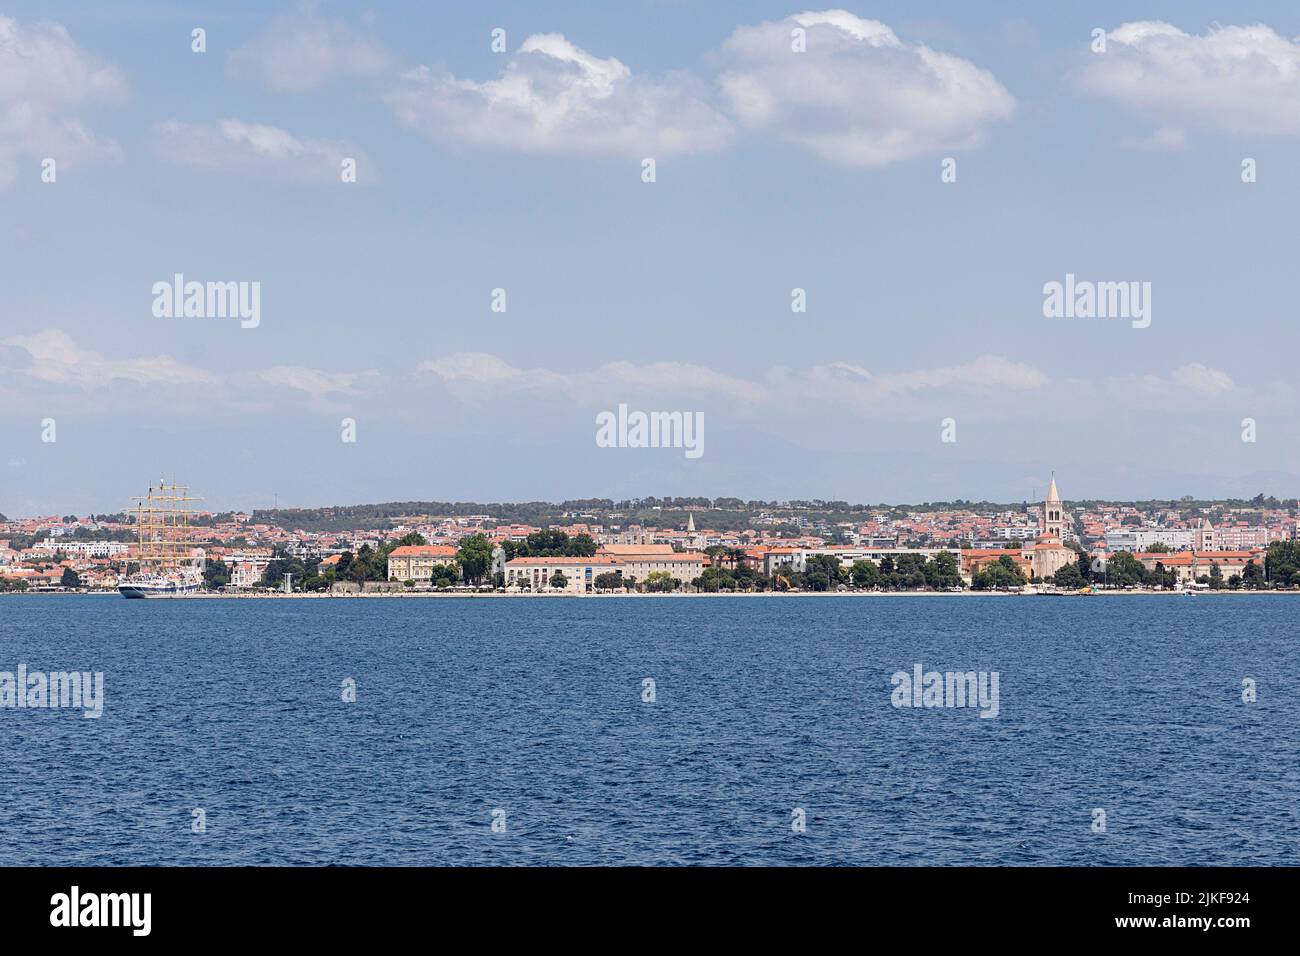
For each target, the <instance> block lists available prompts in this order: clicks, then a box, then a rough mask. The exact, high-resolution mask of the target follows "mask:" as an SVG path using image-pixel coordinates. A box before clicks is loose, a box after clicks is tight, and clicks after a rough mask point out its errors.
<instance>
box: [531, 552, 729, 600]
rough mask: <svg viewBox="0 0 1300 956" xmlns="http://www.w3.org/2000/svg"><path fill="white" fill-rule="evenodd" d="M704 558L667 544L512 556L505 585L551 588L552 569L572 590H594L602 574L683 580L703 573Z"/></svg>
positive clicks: (642, 580)
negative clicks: (589, 552)
mask: <svg viewBox="0 0 1300 956" xmlns="http://www.w3.org/2000/svg"><path fill="white" fill-rule="evenodd" d="M704 562H705V557H704V555H703V553H702V552H699V551H674V550H673V548H672V546H671V545H653V544H650V545H644V544H643V545H636V544H625V545H605V546H604V547H602V548H601V549H600V550H599V551H597V552H596V554H595V555H593V556H592V557H589V558H573V557H539V558H528V557H524V558H514V559H513V560H511V561H507V562H506V565H505V574H506V587H507V588H523V587H527V588H529V589H531V590H534V591H538V590H554V589H553V588H552V587H551V584H550V582H551V580H552V578H553V577H554V576H555V574H556V572H559V573H560V574H561V575H563V578H564V584H563V585H562V586H561V588H560V590H563V591H568V592H571V593H574V594H586V593H588V592H590V591H593V590H595V580H596V578H597V577H598V576H600V575H602V574H614V575H616V576H618V577H620V578H622V579H623V580H624V581H625V582H629V583H634V584H644V583H645V582H646V580H647V579H648V578H649V577H650V575H651V574H655V573H663V574H667V575H668V576H669V577H672V578H676V579H677V580H678V581H680V582H683V583H687V582H690V581H693V580H695V579H696V578H698V577H699V576H700V575H701V574H703V573H704Z"/></svg>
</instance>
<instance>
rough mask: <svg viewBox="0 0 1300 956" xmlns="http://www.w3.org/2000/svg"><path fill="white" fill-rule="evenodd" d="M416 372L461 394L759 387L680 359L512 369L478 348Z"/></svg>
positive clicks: (741, 394) (735, 392) (754, 396)
mask: <svg viewBox="0 0 1300 956" xmlns="http://www.w3.org/2000/svg"><path fill="white" fill-rule="evenodd" d="M417 370H418V371H420V372H424V373H428V374H432V375H435V376H437V377H438V378H439V379H441V380H442V381H443V382H444V383H446V384H447V385H448V386H450V387H452V388H453V389H456V390H459V391H461V392H462V393H473V394H480V393H499V394H509V393H513V392H519V391H527V390H551V391H559V392H564V393H566V394H569V395H572V396H575V397H584V396H585V397H600V398H608V397H610V396H617V395H618V394H620V393H624V392H657V393H660V394H662V393H665V392H679V393H680V392H690V393H692V394H701V393H711V394H715V395H721V396H725V397H729V398H734V399H738V400H742V401H759V400H761V399H763V398H764V397H765V395H766V390H765V389H764V388H763V386H761V385H758V384H756V383H753V382H748V381H745V380H744V379H739V378H734V377H732V376H730V375H725V374H723V373H721V372H715V371H714V370H713V369H710V368H705V367H703V366H699V365H685V364H682V363H680V362H652V363H650V364H647V365H636V364H635V363H632V362H609V363H607V364H605V365H601V366H600V367H599V368H596V369H594V370H592V371H589V372H573V373H564V372H554V371H551V370H550V369H544V368H532V369H521V368H515V367H514V366H512V365H510V364H509V363H508V362H506V361H505V360H504V359H502V358H500V357H498V356H495V355H489V354H486V353H483V352H457V353H455V354H452V355H448V356H445V357H443V358H439V359H433V360H429V361H425V362H421V363H420V364H419V365H418V366H417Z"/></svg>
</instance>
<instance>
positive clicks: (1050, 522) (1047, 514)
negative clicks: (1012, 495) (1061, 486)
mask: <svg viewBox="0 0 1300 956" xmlns="http://www.w3.org/2000/svg"><path fill="white" fill-rule="evenodd" d="M1042 526H1043V536H1044V537H1053V538H1057V539H1058V540H1064V538H1065V507H1064V506H1063V505H1062V504H1061V496H1060V494H1059V493H1058V492H1057V490H1056V472H1052V483H1051V484H1050V485H1048V487H1047V500H1046V501H1044V502H1043V514H1042Z"/></svg>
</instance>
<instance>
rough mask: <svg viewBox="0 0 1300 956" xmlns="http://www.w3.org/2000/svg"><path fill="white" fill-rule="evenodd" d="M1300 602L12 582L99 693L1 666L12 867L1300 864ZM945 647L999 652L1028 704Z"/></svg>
mask: <svg viewBox="0 0 1300 956" xmlns="http://www.w3.org/2000/svg"><path fill="white" fill-rule="evenodd" d="M1297 612H1300V596H1287V595H1267V596H1265V595H1229V594H1224V595H1196V596H1195V597H1183V596H1146V595H1135V596H1131V597H1125V596H1104V597H1045V596H1005V595H989V596H979V597H975V596H933V597H916V596H897V597H894V596H867V597H858V596H808V597H792V596H747V597H727V596H717V597H714V596H684V597H673V596H664V597H629V598H580V597H574V598H563V597H510V598H479V599H473V598H470V599H457V598H429V599H419V598H411V599H404V598H375V599H347V598H339V599H334V598H328V599H314V600H313V599H305V600H296V599H261V600H185V599H181V600H154V601H127V600H123V599H120V598H118V597H116V596H96V595H15V596H4V597H0V672H7V673H11V674H15V675H16V674H17V672H18V669H19V667H20V665H21V666H22V667H23V669H24V670H25V671H26V672H27V673H28V675H29V677H28V680H29V681H30V680H32V678H31V677H30V675H31V674H32V673H35V672H40V673H52V672H72V671H76V672H85V673H87V674H95V673H101V674H102V675H103V699H102V702H101V704H102V712H101V713H100V715H99V716H98V717H87V716H85V713H86V712H87V711H86V709H85V708H84V707H83V708H81V709H78V708H75V707H49V706H46V707H39V706H30V707H29V706H24V707H21V708H20V707H17V706H16V703H15V700H16V693H17V692H16V691H15V693H11V694H10V696H9V698H8V699H7V700H5V699H3V688H2V687H0V705H2V706H0V794H2V795H3V798H2V799H0V833H3V834H4V839H3V840H0V864H2V865H36V864H42V865H51V864H60V865H89V864H100V865H128V864H129V865H150V864H162V865H172V864H204V865H249V864H251V865H264V864H266V865H269V864H292V865H331V866H334V865H337V866H365V865H379V864H383V865H562V866H570V865H573V866H589V865H654V866H660V865H670V866H671V865H702V864H709V865H743V866H748V865H800V866H802V865H819V866H820V865H886V866H946V865H964V864H975V865H1005V866H1010V865H1030V866H1037V865H1042V866H1060V865H1082V866H1117V865H1218V864H1245V865H1253V864H1295V863H1296V862H1297V856H1298V848H1300V816H1298V808H1300V694H1298V690H1300V641H1298V640H1297V629H1296V621H1297ZM918 666H919V669H920V673H922V674H928V673H929V672H930V671H938V672H940V673H941V674H946V672H948V671H952V672H955V673H963V674H964V673H966V672H972V671H973V672H976V673H977V674H983V675H984V676H985V678H986V686H987V687H989V688H990V689H991V687H992V684H991V679H992V675H993V674H995V673H996V675H997V707H996V716H992V715H989V716H982V715H987V714H989V712H990V710H991V709H992V708H990V707H988V706H985V707H982V708H981V707H979V706H951V707H949V706H925V702H924V699H923V698H922V697H921V696H919V695H918V696H916V697H913V696H912V695H911V694H904V693H902V692H901V691H900V689H899V687H900V685H899V678H898V675H907V676H908V677H909V678H910V677H911V676H912V675H913V674H915V673H917V668H918ZM14 680H16V677H15V678H14ZM0 684H3V673H0ZM11 686H12V685H11ZM945 686H946V685H945ZM29 699H30V698H26V697H25V698H24V701H25V702H26V701H28V700H29ZM949 700H951V701H953V702H955V703H960V701H956V700H955V696H950V697H949ZM918 701H919V702H920V703H921V706H905V705H904V704H908V705H913V704H915V703H917V702H918ZM969 703H970V701H967V704H969Z"/></svg>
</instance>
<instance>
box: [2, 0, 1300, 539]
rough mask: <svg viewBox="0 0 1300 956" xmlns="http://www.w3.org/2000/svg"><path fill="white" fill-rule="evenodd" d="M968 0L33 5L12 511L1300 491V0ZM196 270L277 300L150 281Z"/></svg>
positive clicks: (5, 508) (17, 7)
mask: <svg viewBox="0 0 1300 956" xmlns="http://www.w3.org/2000/svg"><path fill="white" fill-rule="evenodd" d="M974 7H975V5H972V4H965V3H934V4H918V3H876V4H871V5H850V6H847V7H846V8H844V9H845V11H846V12H845V13H844V14H843V15H840V14H825V13H822V12H821V11H822V9H823V8H821V7H817V6H814V7H812V8H811V9H812V11H813V13H814V14H815V15H814V16H811V17H805V18H804V20H802V21H801V20H791V19H789V18H790V17H791V16H794V15H801V14H804V13H805V11H806V9H807V8H802V7H798V6H792V5H787V4H776V3H745V4H737V3H713V4H707V5H706V4H693V3H686V2H664V3H650V2H647V3H630V4H620V5H609V4H595V3H593V4H554V3H551V4H545V5H537V4H533V5H524V4H475V5H467V6H466V7H465V8H464V9H444V8H442V7H438V8H436V9H435V8H432V7H430V6H429V5H427V4H415V3H411V4H385V5H383V6H382V8H381V7H374V8H367V7H362V6H352V5H344V4H326V3H322V4H316V5H310V6H301V5H292V4H285V5H282V6H276V5H272V4H267V5H263V4H238V3H234V4H221V5H216V4H210V5H205V4H168V5H163V4H131V3H123V4H119V5H114V6H113V7H111V8H108V9H103V8H101V6H100V5H91V4H83V3H59V2H44V3H40V4H34V3H29V4H23V3H19V4H11V5H9V6H8V7H7V8H6V9H5V10H3V11H0V15H2V16H3V17H5V18H6V19H5V20H4V21H0V24H3V28H2V29H0V262H3V263H4V265H3V272H2V273H0V276H2V278H3V283H2V288H3V293H2V298H0V512H4V513H6V514H9V515H15V514H32V513H49V512H53V511H59V512H68V511H77V512H84V511H86V510H92V509H93V510H108V509H116V508H119V507H121V506H123V505H124V504H125V503H126V502H127V499H128V498H129V496H130V495H133V494H137V493H139V492H140V491H141V490H142V488H143V487H144V486H145V485H146V484H147V483H148V481H149V480H150V479H152V478H153V477H156V475H157V474H159V473H161V472H163V471H165V472H167V473H168V474H171V473H175V474H176V475H177V476H178V477H180V478H183V479H185V480H187V481H188V482H189V483H190V484H191V485H192V486H194V487H195V488H196V489H198V490H199V491H200V492H201V493H203V494H204V495H205V496H206V497H207V499H208V501H209V503H210V505H212V506H214V507H220V508H225V507H243V508H250V507H262V506H269V505H270V503H271V502H272V501H273V498H274V496H275V495H276V494H278V495H279V501H280V503H281V504H284V505H289V504H292V505H322V504H330V503H348V502H360V501H379V500H394V499H437V500H471V499H472V500H483V501H490V500H525V499H560V498H568V497H586V496H605V497H631V496H638V495H650V494H656V495H665V494H704V495H724V494H728V495H730V494H734V495H739V496H742V497H759V498H787V497H799V498H812V497H821V498H845V499H850V500H857V501H872V502H875V501H923V500H937V499H947V498H956V497H965V498H985V497H988V498H993V499H997V500H1019V499H1022V498H1028V497H1031V496H1032V495H1033V494H1035V493H1036V492H1037V493H1041V491H1042V488H1043V487H1044V486H1045V484H1046V480H1047V476H1048V473H1049V471H1050V470H1051V469H1055V470H1056V472H1057V474H1058V477H1059V479H1060V483H1061V490H1062V493H1063V494H1064V495H1065V497H1067V498H1069V497H1085V496H1086V497H1101V496H1111V497H1148V496H1150V497H1178V496H1181V495H1183V494H1195V495H1227V494H1244V495H1253V494H1254V493H1256V492H1259V491H1263V492H1266V493H1272V494H1277V495H1279V496H1287V497H1290V496H1294V495H1295V494H1296V493H1297V487H1300V486H1298V484H1297V476H1298V475H1300V442H1298V441H1297V439H1300V429H1297V425H1296V412H1295V410H1296V408H1297V400H1296V399H1297V392H1296V385H1295V379H1296V376H1295V374H1294V371H1293V369H1294V366H1295V364H1296V357H1295V356H1296V344H1297V336H1296V333H1295V331H1294V329H1295V316H1294V312H1295V308H1296V307H1295V295H1294V291H1293V283H1294V278H1293V277H1294V276H1295V274H1296V269H1295V266H1294V261H1293V260H1294V256H1293V252H1292V243H1291V242H1289V241H1288V240H1290V239H1291V238H1292V233H1293V224H1294V222H1295V215H1296V211H1297V209H1300V189H1298V188H1297V176H1298V175H1300V174H1298V173H1297V171H1298V170H1300V148H1297V147H1298V146H1300V86H1298V85H1297V83H1296V80H1295V76H1296V75H1297V73H1296V72H1294V71H1300V44H1297V43H1296V42H1294V41H1293V40H1292V39H1291V38H1293V37H1297V36H1300V10H1297V9H1295V8H1294V7H1292V6H1291V5H1287V4H1281V3H1266V4H1240V3H1239V4H1231V5H1226V4H1218V5H1211V4H1201V3H1185V2H1184V3H1177V4H1175V3H1148V4H1143V5H1135V4H1124V3H1102V4H1089V5H1087V8H1086V9H1085V8H1083V6H1082V5H1080V7H1079V8H1077V9H1075V8H1070V9H1055V8H1052V9H1048V8H1044V7H1043V5H1042V4H1037V3H1028V2H1026V3H998V4H984V5H980V9H975V8H974ZM1139 21H1145V22H1148V23H1155V24H1167V25H1168V26H1160V27H1133V26H1130V27H1124V26H1123V25H1125V24H1134V23H1137V22H1139ZM801 22H802V23H806V24H807V25H806V27H805V30H806V38H807V49H806V50H805V51H804V52H803V53H802V54H797V55H796V54H794V53H793V52H792V51H789V50H788V49H787V47H788V43H789V37H790V31H791V30H792V29H793V28H794V27H795V26H798V25H799V24H800V23H801ZM195 27H202V28H203V29H205V30H206V43H207V51H206V52H205V53H202V54H196V53H193V52H191V48H190V47H191V30H192V29H193V28H195ZM497 27H500V28H502V29H504V30H505V31H506V45H507V48H508V49H507V52H506V53H504V54H501V53H494V52H493V51H492V49H491V48H490V44H491V39H492V38H491V31H492V30H493V29H494V28H497ZM1096 27H1101V28H1103V29H1105V30H1107V31H1108V36H1109V37H1110V38H1111V40H1110V44H1109V47H1108V51H1107V52H1106V53H1105V54H1097V53H1094V52H1092V51H1091V50H1090V48H1089V44H1090V43H1091V39H1092V38H1091V33H1092V30H1093V29H1094V28H1096ZM1243 28H1250V29H1243ZM855 31H856V32H855ZM615 61H616V62H615ZM341 156H351V157H354V158H356V159H357V162H358V181H357V182H356V183H346V184H345V183H342V182H341V181H340V178H339V175H338V168H339V157H341ZM647 156H649V157H654V158H655V160H656V181H655V182H653V183H645V182H642V179H641V161H642V159H644V158H645V157H647ZM46 157H53V158H54V159H55V160H56V162H57V181H56V182H54V183H44V182H42V181H41V162H42V159H44V158H46ZM945 157H952V158H954V159H955V160H956V163H957V167H956V168H957V181H956V182H955V183H943V182H941V181H940V163H941V161H942V160H943V159H944V158H945ZM1246 157H1250V158H1253V159H1254V160H1255V161H1256V163H1257V171H1258V181H1257V182H1254V183H1250V184H1245V183H1243V182H1242V181H1241V163H1242V160H1243V158H1246ZM178 272H179V273H183V274H184V275H185V276H186V277H187V278H189V279H196V280H199V281H209V280H211V281H227V280H230V281H257V282H260V283H261V296H262V306H261V318H260V323H259V324H258V326H257V328H248V329H243V328H240V326H239V323H238V322H237V321H233V320H227V319H198V318H190V319H184V318H177V319H160V318H156V317H155V316H154V315H153V314H152V313H151V303H152V295H151V292H150V289H151V287H152V285H153V284H154V283H155V282H158V281H160V280H170V279H171V277H172V275H173V274H175V273H178ZM1066 273H1073V274H1075V275H1077V276H1079V277H1080V278H1085V279H1092V280H1096V281H1130V280H1132V281H1143V282H1150V283H1151V288H1152V322H1151V325H1150V327H1149V328H1145V329H1135V328H1133V327H1131V324H1130V323H1129V322H1128V321H1126V320H1113V319H1082V318H1078V319H1049V318H1045V317H1044V316H1043V311H1042V305H1043V293H1042V289H1043V285H1044V283H1047V282H1051V281H1062V280H1063V279H1064V277H1065V275H1066ZM495 288H504V289H505V290H506V295H507V309H506V311H505V312H504V313H494V312H492V311H491V309H490V301H491V294H492V290H493V289H495ZM794 288H803V289H805V290H806V293H807V300H808V310H807V312H806V313H793V312H792V311H791V307H790V303H791V290H792V289H794ZM619 403H626V404H627V405H629V407H631V408H633V409H643V410H646V411H650V410H679V411H684V412H697V411H698V412H702V413H703V414H704V417H705V421H706V426H705V452H704V454H703V455H702V456H701V457H699V458H698V459H693V460H688V459H687V458H685V456H684V455H683V454H682V451H681V450H680V449H640V448H617V449H612V448H599V447H597V446H596V443H595V440H594V436H595V430H596V429H595V416H596V414H597V413H599V412H601V411H605V410H613V409H616V408H617V406H618V404H619ZM49 418H52V419H54V421H55V423H56V440H55V441H53V442H46V441H42V434H43V426H42V421H43V420H45V419H49ZM344 418H352V419H354V420H355V422H356V437H357V440H356V442H355V443H347V442H343V441H341V439H340V435H341V421H342V419H344ZM945 418H952V419H954V420H955V422H956V436H957V441H956V442H947V443H946V442H942V441H941V440H940V437H941V430H942V429H941V421H942V420H943V419H945ZM1245 418H1252V419H1254V420H1255V422H1256V439H1257V440H1256V441H1254V442H1243V441H1242V440H1241V438H1242V421H1243V419H1245Z"/></svg>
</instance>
